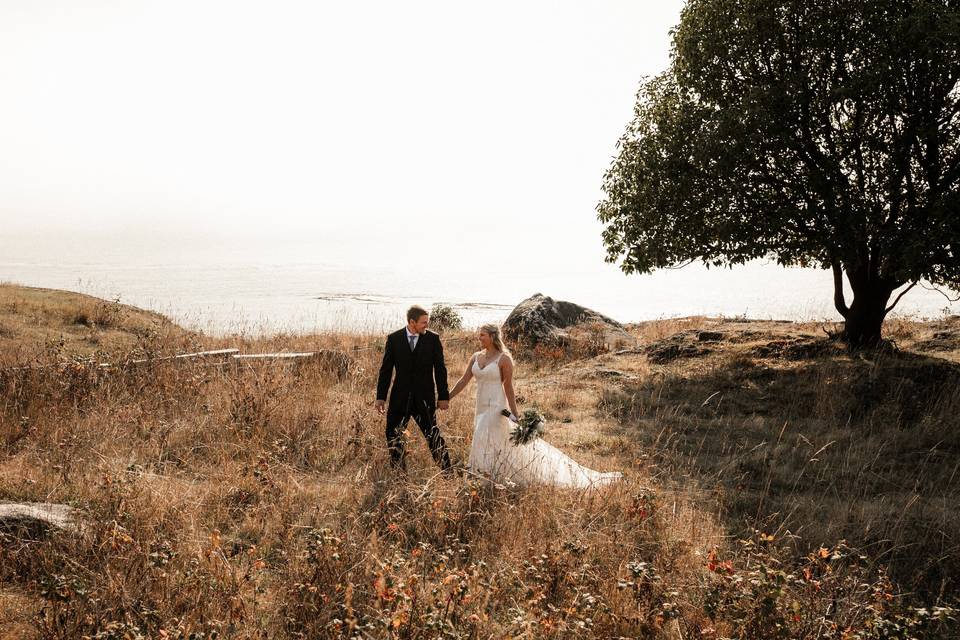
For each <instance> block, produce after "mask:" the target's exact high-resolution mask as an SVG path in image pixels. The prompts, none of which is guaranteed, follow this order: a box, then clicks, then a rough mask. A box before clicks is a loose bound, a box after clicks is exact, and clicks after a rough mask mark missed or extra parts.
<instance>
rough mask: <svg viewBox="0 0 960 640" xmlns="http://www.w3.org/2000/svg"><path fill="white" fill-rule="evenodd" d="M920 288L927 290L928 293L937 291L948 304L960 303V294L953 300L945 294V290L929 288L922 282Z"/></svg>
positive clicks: (931, 286)
mask: <svg viewBox="0 0 960 640" xmlns="http://www.w3.org/2000/svg"><path fill="white" fill-rule="evenodd" d="M920 286H921V287H923V288H924V289H926V290H927V291H936V292H937V293H939V294H940V295H942V296H943V297H944V298H946V299H947V301H948V302H960V294H958V295H957V297H956V298H951V297H950V296H949V295H948V294H946V293H944V291H943V289H941V288H940V287H935V286H933V285H930V286H929V287H928V286H927V285H925V284H923V283H922V282H921V283H920Z"/></svg>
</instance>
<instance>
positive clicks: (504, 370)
mask: <svg viewBox="0 0 960 640" xmlns="http://www.w3.org/2000/svg"><path fill="white" fill-rule="evenodd" d="M500 378H501V379H502V380H503V393H504V395H506V396H507V405H508V406H509V407H510V411H511V412H512V413H513V415H515V416H518V417H519V416H520V412H519V411H517V396H516V394H515V393H514V392H513V358H511V357H510V356H508V355H506V354H504V357H502V358H500Z"/></svg>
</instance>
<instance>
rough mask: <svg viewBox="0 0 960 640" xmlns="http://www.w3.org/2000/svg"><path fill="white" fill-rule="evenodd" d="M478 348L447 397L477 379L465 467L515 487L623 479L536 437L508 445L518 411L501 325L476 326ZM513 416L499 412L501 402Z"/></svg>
mask: <svg viewBox="0 0 960 640" xmlns="http://www.w3.org/2000/svg"><path fill="white" fill-rule="evenodd" d="M479 339H480V346H481V347H482V350H481V351H478V352H477V353H475V354H473V355H472V356H471V357H470V362H469V363H467V368H466V370H465V371H464V372H463V375H462V376H461V377H460V380H458V381H457V384H456V385H455V386H454V387H453V389H452V390H451V391H450V399H451V400H453V398H454V397H455V396H456V395H457V394H459V393H460V392H461V391H463V389H464V388H465V387H466V386H467V384H468V383H469V382H470V379H471V378H476V379H477V411H476V416H475V417H474V429H473V442H472V444H471V445H470V459H469V462H468V466H469V468H470V470H471V471H473V472H474V473H482V474H484V475H487V476H489V477H490V478H492V479H494V480H496V481H501V482H513V483H515V484H518V485H530V484H549V485H555V486H560V487H581V488H588V487H596V486H600V485H605V484H609V483H610V482H613V481H616V480H618V479H620V478H621V477H622V475H623V474H621V473H619V472H611V473H601V472H599V471H594V470H593V469H588V468H587V467H584V466H582V465H580V464H578V463H577V462H576V461H574V460H573V459H571V458H570V457H568V456H567V455H566V454H565V453H563V452H562V451H560V450H559V449H557V448H556V447H554V446H552V445H550V444H549V443H547V442H545V441H543V440H541V439H539V438H538V439H536V440H534V441H533V442H531V443H529V444H526V445H519V446H514V445H513V444H511V443H510V432H511V430H512V427H513V424H514V423H513V421H512V419H511V418H512V417H513V416H517V415H519V414H518V412H517V399H516V396H515V394H514V392H513V359H512V358H511V357H510V353H509V352H508V351H507V349H506V348H505V347H504V345H503V342H502V341H501V339H500V329H499V327H497V326H496V325H493V324H486V325H483V326H482V327H480V333H479ZM505 405H506V406H507V407H509V409H510V411H511V413H512V414H513V416H511V418H508V417H506V416H504V415H503V414H502V413H501V411H503V409H504V406H505Z"/></svg>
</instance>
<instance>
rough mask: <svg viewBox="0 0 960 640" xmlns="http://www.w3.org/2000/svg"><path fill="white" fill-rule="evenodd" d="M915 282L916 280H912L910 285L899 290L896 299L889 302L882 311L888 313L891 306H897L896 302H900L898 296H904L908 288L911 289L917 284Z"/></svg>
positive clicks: (891, 308)
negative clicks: (891, 302)
mask: <svg viewBox="0 0 960 640" xmlns="http://www.w3.org/2000/svg"><path fill="white" fill-rule="evenodd" d="M917 282H918V281H917V280H914V281H913V282H911V283H910V286H909V287H907V288H906V289H904V290H903V291H901V292H900V295H898V296H897V299H896V300H894V301H893V304H891V305H890V306H889V307H887V308H886V309H884V310H883V312H884V313H890V312H891V311H892V310H893V308H894V307H895V306H897V303H898V302H900V298H902V297H903V296H905V295H906V294H907V291H910V289H913V288H914V287H915V286H917Z"/></svg>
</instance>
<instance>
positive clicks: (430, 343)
mask: <svg viewBox="0 0 960 640" xmlns="http://www.w3.org/2000/svg"><path fill="white" fill-rule="evenodd" d="M394 369H396V372H397V375H396V377H394V378H393V389H391V390H390V403H389V404H388V409H387V410H388V411H389V412H390V413H404V414H406V413H417V412H419V410H420V409H421V408H422V407H423V406H424V404H425V405H426V407H427V409H428V410H429V411H430V412H431V413H432V412H433V411H434V410H435V408H436V400H438V399H439V400H449V399H450V391H449V390H448V389H447V366H446V364H444V361H443V345H441V344H440V336H439V335H437V334H436V333H434V332H433V331H429V330H428V331H425V332H424V333H423V334H421V336H420V337H419V338H418V339H417V348H416V349H414V350H413V351H410V343H409V342H408V341H407V331H406V329H400V330H399V331H395V332H393V333H391V334H390V335H389V336H387V345H386V347H384V349H383V363H382V364H381V365H380V378H379V379H378V380H377V399H378V400H386V399H387V389H389V388H390V378H391V377H393V371H394ZM434 380H436V387H434Z"/></svg>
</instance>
